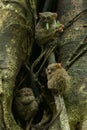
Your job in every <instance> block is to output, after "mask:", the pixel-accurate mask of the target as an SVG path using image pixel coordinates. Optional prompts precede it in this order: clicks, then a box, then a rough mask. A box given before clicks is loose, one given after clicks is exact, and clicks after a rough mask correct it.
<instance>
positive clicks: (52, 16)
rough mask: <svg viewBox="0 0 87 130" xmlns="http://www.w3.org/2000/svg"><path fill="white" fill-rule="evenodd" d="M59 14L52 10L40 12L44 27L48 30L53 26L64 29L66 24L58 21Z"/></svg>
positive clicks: (41, 22)
mask: <svg viewBox="0 0 87 130" xmlns="http://www.w3.org/2000/svg"><path fill="white" fill-rule="evenodd" d="M57 16H58V14H57V13H52V12H43V13H39V17H40V24H41V26H42V28H45V29H46V30H50V29H51V28H58V29H59V28H61V31H63V28H64V25H62V24H61V23H60V22H59V21H57Z"/></svg>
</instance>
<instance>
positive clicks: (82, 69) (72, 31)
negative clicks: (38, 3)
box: [58, 0, 87, 130]
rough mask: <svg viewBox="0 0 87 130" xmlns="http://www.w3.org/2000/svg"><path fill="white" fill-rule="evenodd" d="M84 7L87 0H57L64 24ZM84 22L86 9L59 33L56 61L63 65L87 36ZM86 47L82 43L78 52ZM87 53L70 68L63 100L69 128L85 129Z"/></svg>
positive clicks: (86, 126)
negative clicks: (69, 80)
mask: <svg viewBox="0 0 87 130" xmlns="http://www.w3.org/2000/svg"><path fill="white" fill-rule="evenodd" d="M86 7H87V1H86V0H79V1H76V0H67V1H66V0H63V1H61V0H59V14H60V16H61V17H60V19H61V22H62V23H63V24H65V25H66V24H67V23H68V21H70V20H72V18H73V17H75V16H76V15H77V14H78V13H80V12H81V11H82V10H84V9H85V8H86ZM86 23H87V11H86V12H85V13H84V14H83V15H81V16H80V17H79V19H78V20H77V21H76V22H74V23H73V25H72V26H70V27H69V28H67V29H66V30H65V32H64V34H63V35H62V37H61V39H60V40H61V41H60V43H59V44H60V45H59V46H60V51H59V52H58V57H59V61H60V62H61V63H62V65H63V66H66V64H67V61H68V59H69V58H70V56H71V55H72V54H73V53H74V51H75V49H76V48H77V47H78V46H79V45H80V44H81V42H82V41H83V40H84V38H85V37H86V35H87V34H86V33H87V28H84V27H83V26H84V24H86ZM84 48H87V47H86V45H84V46H83V47H82V48H81V50H79V51H80V52H81V51H82V50H84ZM77 55H78V53H77ZM86 59H87V53H86V52H85V54H84V55H83V56H81V57H79V59H78V60H76V61H75V62H74V63H73V64H72V66H71V67H70V68H69V70H68V71H69V74H70V76H71V87H70V89H69V91H66V92H65V96H64V99H65V104H66V107H67V113H68V117H69V122H70V126H71V130H75V129H77V127H80V125H81V127H80V128H79V129H81V130H86V129H87V124H86V122H87V60H86Z"/></svg>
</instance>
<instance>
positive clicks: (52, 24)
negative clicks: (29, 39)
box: [32, 12, 64, 68]
mask: <svg viewBox="0 0 87 130" xmlns="http://www.w3.org/2000/svg"><path fill="white" fill-rule="evenodd" d="M39 17H40V19H39V21H38V23H37V25H36V33H35V40H36V43H37V44H38V45H39V46H40V47H41V50H42V52H41V55H40V56H39V57H38V58H37V59H36V60H35V62H34V63H33V66H32V68H34V67H35V66H36V65H37V64H38V62H40V60H41V59H42V58H43V57H44V56H45V57H44V61H43V65H44V63H45V62H46V60H47V59H48V57H49V55H50V54H51V52H53V50H54V49H55V47H56V46H57V37H58V36H57V33H58V32H63V29H64V25H63V24H61V23H60V22H59V21H57V13H52V12H43V13H39ZM43 65H42V66H43Z"/></svg>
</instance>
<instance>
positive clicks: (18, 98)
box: [13, 88, 38, 130]
mask: <svg viewBox="0 0 87 130" xmlns="http://www.w3.org/2000/svg"><path fill="white" fill-rule="evenodd" d="M13 106H14V108H13V110H14V113H15V118H16V120H18V121H21V123H24V122H25V130H29V129H30V127H31V123H32V121H33V119H34V117H35V115H36V112H37V110H38V102H37V101H36V99H35V97H34V94H33V91H32V89H31V88H22V89H20V90H17V92H16V94H15V98H14V101H13Z"/></svg>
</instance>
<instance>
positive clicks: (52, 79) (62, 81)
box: [46, 63, 70, 94]
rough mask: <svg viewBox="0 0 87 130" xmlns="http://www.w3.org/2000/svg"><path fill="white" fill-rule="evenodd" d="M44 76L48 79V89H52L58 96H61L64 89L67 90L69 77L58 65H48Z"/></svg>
mask: <svg viewBox="0 0 87 130" xmlns="http://www.w3.org/2000/svg"><path fill="white" fill-rule="evenodd" d="M46 74H47V79H48V82H47V85H48V88H49V89H52V90H53V91H55V92H57V93H58V94H63V93H64V91H65V89H68V87H69V85H70V76H69V75H68V73H67V71H66V70H65V69H64V68H63V67H62V66H61V64H60V63H53V64H50V65H48V67H47V69H46Z"/></svg>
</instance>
